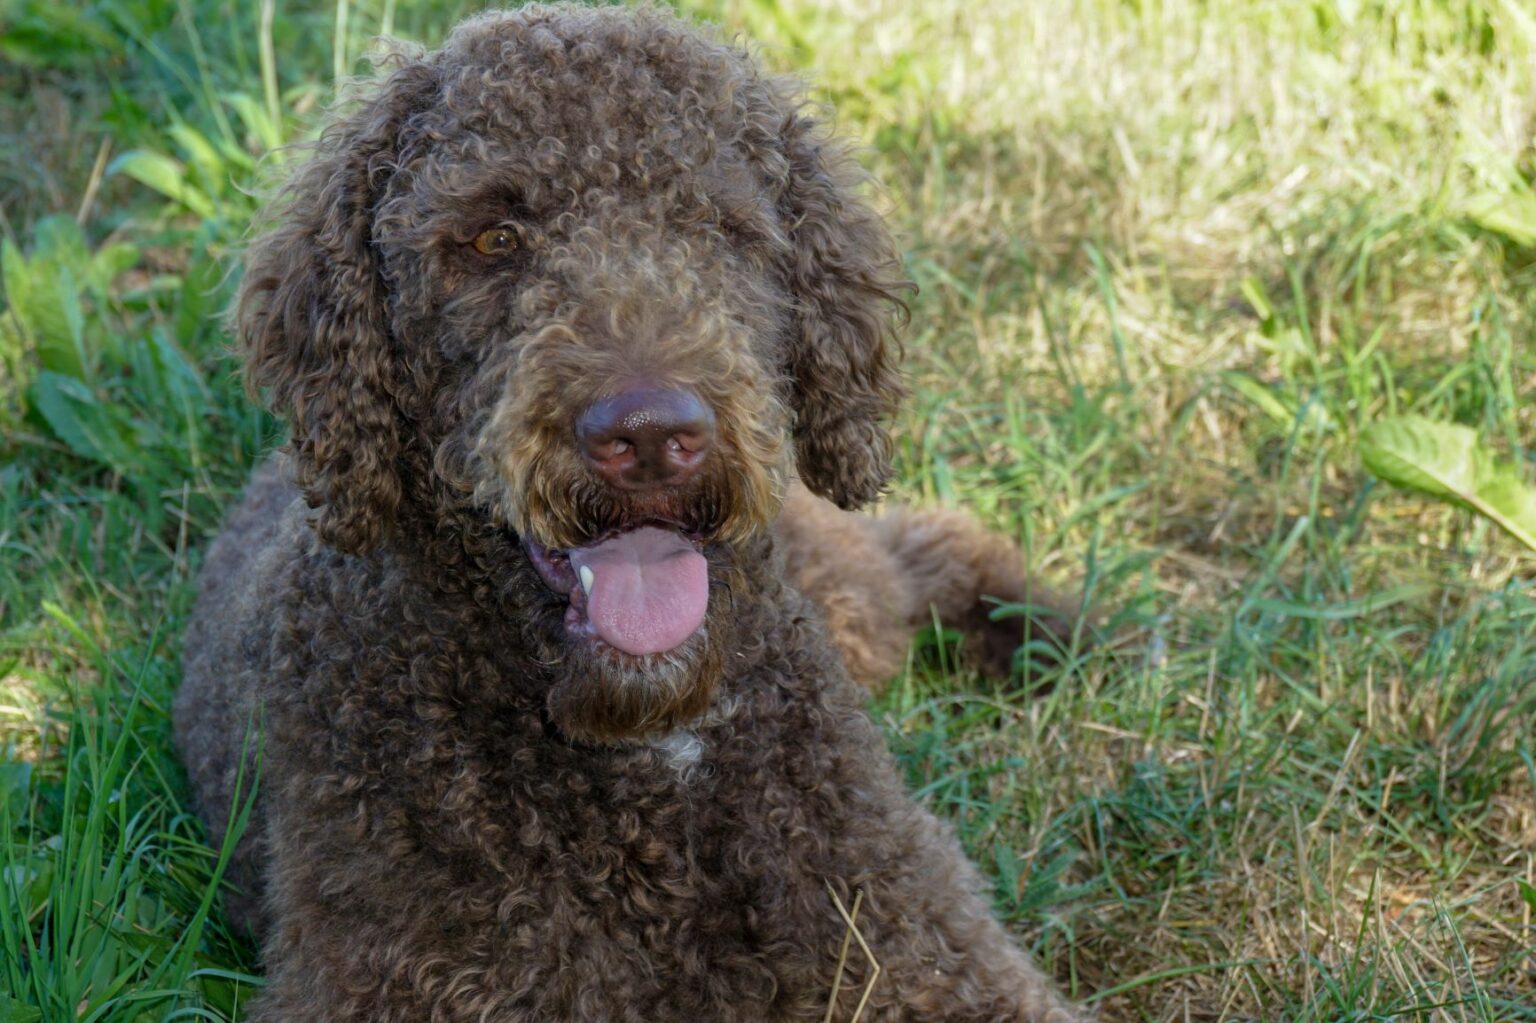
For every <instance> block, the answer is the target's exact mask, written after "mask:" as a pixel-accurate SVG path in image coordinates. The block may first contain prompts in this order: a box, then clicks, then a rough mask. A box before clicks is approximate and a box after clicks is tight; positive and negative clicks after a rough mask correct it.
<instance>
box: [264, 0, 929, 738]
mask: <svg viewBox="0 0 1536 1023" xmlns="http://www.w3.org/2000/svg"><path fill="white" fill-rule="evenodd" d="M857 182H858V174H857V171H856V168H855V167H854V164H853V163H852V161H851V160H850V159H849V158H848V156H847V155H846V153H845V152H844V150H843V149H841V148H840V147H839V146H838V145H837V144H836V143H834V142H832V141H829V140H828V139H827V138H826V137H825V135H824V133H823V132H822V131H821V130H820V129H819V128H818V126H817V125H816V123H815V122H814V120H813V119H812V118H811V117H810V116H807V114H806V112H805V109H804V103H803V102H802V100H801V99H800V98H799V96H798V94H797V91H796V90H795V88H794V87H793V86H792V85H791V84H790V83H787V82H786V81H783V80H780V79H775V78H772V77H769V76H766V75H764V74H762V73H761V72H759V70H758V69H757V68H756V67H755V66H754V64H753V63H752V61H751V60H750V58H749V57H748V56H747V55H746V54H745V53H743V52H742V51H740V50H738V49H735V48H732V47H730V46H727V45H724V44H721V43H719V42H715V41H712V40H710V39H708V38H705V37H704V36H702V35H700V34H699V33H698V32H697V31H696V30H693V29H691V28H689V27H687V26H685V25H684V24H682V23H681V22H679V21H677V20H676V19H675V18H673V17H672V16H670V15H667V14H665V13H662V12H659V11H656V10H651V9H642V10H639V11H633V10H623V9H615V8H608V9H587V8H579V7H566V6H552V7H528V8H524V9H522V10H519V11H516V12H512V13H495V14H490V15H485V16H482V17H479V18H477V19H474V20H471V21H469V22H466V23H464V24H463V25H461V26H460V27H459V28H458V29H457V30H456V31H455V32H454V33H453V34H452V36H451V37H450V38H449V40H448V42H447V43H446V45H445V46H444V47H443V48H442V49H441V50H439V51H436V52H434V53H430V54H413V55H404V56H399V57H397V58H396V59H395V61H394V62H393V67H392V69H391V70H390V71H389V72H388V73H387V74H385V75H384V76H383V77H382V78H381V80H380V81H379V83H378V84H377V87H376V88H375V89H374V91H373V92H372V93H371V94H370V95H369V97H368V98H366V99H364V100H363V101H362V102H361V104H360V105H359V106H357V108H356V109H355V110H354V111H353V112H351V113H349V114H347V115H345V116H343V117H341V118H340V119H339V120H337V121H336V123H334V124H333V125H332V126H331V127H330V128H329V129H327V130H326V131H325V132H324V133H323V135H322V137H321V139H320V141H319V143H318V144H317V146H316V150H315V152H314V154H313V156H312V157H311V158H310V159H309V160H308V162H307V163H305V164H304V165H303V166H302V167H300V168H299V170H298V171H297V173H296V174H295V176H294V178H293V180H292V182H291V183H290V185H289V188H288V189H287V192H286V198H285V199H284V200H283V202H282V204H281V205H280V206H279V207H278V211H279V212H278V214H277V217H276V219H275V222H274V225H273V226H272V227H271V228H270V229H269V230H268V231H267V232H266V233H265V234H263V235H262V236H261V237H259V238H258V239H257V240H256V241H255V242H254V244H253V245H252V247H251V250H250V253H249V256H248V259H247V269H246V274H245V278H244V282H243V284H242V289H241V295H240V300H239V306H238V316H237V318H238V325H239V335H240V341H241V344H242V346H243V348H244V350H245V353H246V357H247V366H248V373H249V379H250V381H251V383H252V384H253V385H254V386H255V387H257V388H260V389H262V390H264V391H265V392H266V393H267V395H268V400H269V402H270V404H271V405H272V407H273V408H274V409H275V410H276V411H278V412H279V413H280V414H281V415H283V416H284V417H285V418H287V419H288V420H289V422H290V423H291V426H292V430H293V437H292V441H291V449H292V453H293V456H294V461H295V464H296V466H297V469H298V473H299V478H300V483H301V485H302V486H303V488H304V490H305V493H306V496H307V498H308V500H309V502H310V504H311V505H312V506H313V507H314V508H315V509H316V518H315V526H316V529H317V531H318V533H319V535H320V537H321V538H322V539H323V540H324V541H325V542H326V543H328V544H331V545H333V546H335V547H337V548H339V549H342V550H345V551H348V552H352V553H363V552H366V551H368V550H370V549H371V548H373V547H375V546H377V545H379V544H380V543H383V542H385V541H386V540H387V539H388V538H389V537H390V536H391V533H392V530H393V528H394V526H395V523H396V522H397V521H398V520H399V519H400V518H401V517H402V516H403V515H404V514H405V512H406V511H407V510H409V508H410V507H412V506H423V507H426V508H427V509H428V514H427V516H426V518H427V519H428V520H430V519H431V517H432V514H433V510H434V506H437V508H438V509H439V510H440V509H441V508H442V506H447V509H448V510H450V511H452V512H453V513H454V514H459V515H462V514H472V515H477V516H480V517H481V518H482V519H483V520H484V521H485V522H486V523H489V524H493V525H494V526H495V527H496V528H499V529H503V530H506V531H508V533H509V535H511V534H515V536H516V537H517V538H518V539H519V540H520V542H521V544H522V547H523V550H524V552H525V555H526V558H527V561H528V562H529V563H530V564H531V565H532V566H533V567H534V568H535V569H536V570H537V572H538V575H539V577H540V578H541V579H542V582H543V591H542V596H543V602H542V604H541V607H540V609H538V610H537V613H536V616H542V620H545V621H546V622H547V626H548V627H547V628H545V629H544V630H543V631H544V633H545V634H546V638H547V640H548V643H549V650H548V651H547V652H548V654H549V656H550V658H551V659H554V660H556V661H558V663H559V665H560V667H559V668H557V674H558V675H559V676H560V677H559V679H558V680H557V682H556V685H555V686H554V687H553V688H552V690H551V693H550V697H549V701H550V707H551V710H552V711H553V712H554V716H555V720H556V722H557V724H559V725H560V726H561V727H562V728H563V729H565V730H566V731H567V732H569V733H571V734H573V735H578V736H584V737H594V738H613V737H618V736H625V735H637V734H645V733H648V732H653V731H656V730H660V729H663V728H666V727H670V726H672V725H674V724H676V723H677V722H678V721H681V720H684V719H686V718H688V717H691V716H693V715H695V714H697V713H698V712H699V711H700V710H701V709H702V708H703V706H705V705H706V704H707V702H708V698H709V682H710V679H711V678H712V676H713V675H714V674H718V665H719V659H720V658H721V657H722V656H723V651H722V646H723V644H724V643H726V642H727V639H726V638H723V637H722V636H721V635H720V633H721V631H722V630H721V629H720V628H718V627H717V626H720V625H722V624H723V623H724V620H725V618H726V617H727V616H728V615H729V612H730V600H731V597H730V592H729V590H730V586H729V585H728V584H727V585H722V584H723V583H728V580H729V577H730V573H731V570H732V551H733V549H734V548H735V547H736V546H737V545H741V544H744V543H748V542H751V541H752V540H753V538H755V537H759V536H760V535H761V534H762V533H763V532H764V531H765V530H766V529H767V527H768V526H769V524H770V523H771V522H772V520H773V518H774V517H775V515H776V514H777V511H778V508H779V504H780V500H781V497H782V495H783V492H784V488H785V483H786V480H787V479H788V477H789V476H790V475H791V474H795V473H798V475H799V476H800V477H801V478H802V479H803V480H804V481H805V482H806V484H807V485H808V486H809V487H810V488H811V489H812V490H814V491H816V492H818V493H820V494H823V495H824V496H826V497H829V498H831V499H832V500H834V501H836V502H837V503H838V504H840V505H843V506H844V507H853V506H856V505H859V504H862V503H864V502H866V501H868V500H870V499H872V498H874V497H875V496H876V495H877V494H878V493H879V492H880V490H881V489H882V487H883V486H884V484H885V483H886V481H887V479H888V477H889V474H890V463H889V454H890V442H889V439H888V436H887V434H886V430H885V421H886V420H887V418H888V416H889V415H890V413H891V412H892V410H893V408H894V406H895V404H896V402H897V401H898V399H899V397H900V383H899V379H898V376H897V370H896V362H897V359H896V352H895V351H894V342H893V339H892V335H891V327H892V322H893V319H894V318H895V316H896V314H897V312H898V310H899V309H900V302H899V300H898V295H899V291H900V289H901V287H902V286H903V285H902V282H901V280H900V275H899V265H898V263H897V261H896V259H895V257H894V254H893V249H892V246H891V243H890V240H889V238H888V236H887V235H886V233H885V230H884V228H883V226H882V225H881V222H880V220H879V218H878V217H877V216H876V215H875V214H874V213H872V212H871V211H870V209H869V208H868V207H867V206H866V204H865V203H864V201H863V200H862V199H861V198H860V197H859V196H858V194H857V192H856V191H855V188H856V185H857ZM712 583H713V584H715V585H712ZM712 637H713V638H712Z"/></svg>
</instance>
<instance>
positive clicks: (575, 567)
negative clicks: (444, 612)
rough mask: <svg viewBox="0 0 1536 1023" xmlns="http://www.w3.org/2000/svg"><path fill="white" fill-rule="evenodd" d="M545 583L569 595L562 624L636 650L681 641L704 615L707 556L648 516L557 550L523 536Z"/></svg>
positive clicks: (655, 650) (663, 648)
mask: <svg viewBox="0 0 1536 1023" xmlns="http://www.w3.org/2000/svg"><path fill="white" fill-rule="evenodd" d="M524 543H525V546H526V547H527V549H528V555H529V557H530V558H531V559H532V561H533V566H534V568H535V569H537V570H538V573H539V575H540V577H541V578H543V580H544V582H545V584H546V585H547V586H549V588H550V589H551V590H553V591H554V592H556V593H559V594H564V595H566V596H567V597H569V599H570V607H569V608H568V609H567V611H566V613H565V624H566V628H567V629H569V630H570V631H571V632H573V633H574V634H576V635H578V636H583V637H586V638H589V639H595V640H600V641H601V642H603V643H605V644H607V645H608V646H610V647H612V648H613V649H615V650H618V651H621V652H622V653H626V654H629V655H631V656H635V657H644V656H648V655H650V654H662V653H666V652H667V651H669V650H673V649H676V648H677V647H679V646H681V645H682V644H683V643H684V642H685V641H687V639H688V637H690V636H692V635H693V634H694V633H695V632H697V631H698V630H699V626H701V625H702V624H703V623H704V614H705V611H706V610H707V609H708V606H709V563H708V562H707V561H706V560H705V558H704V555H703V554H702V553H700V551H699V549H698V543H697V541H696V540H694V539H692V538H691V537H690V536H688V535H686V534H684V533H683V532H682V531H681V530H680V529H677V528H675V527H672V526H669V525H666V524H661V523H655V524H647V525H642V526H639V527H637V528H633V529H625V530H622V531H619V532H615V533H612V534H610V535H608V536H606V537H604V538H603V539H601V540H599V541H597V542H595V543H591V544H587V545H586V546H583V547H569V548H565V549H563V550H559V549H551V548H547V547H543V546H540V545H539V544H537V543H534V542H533V541H532V540H526V539H525V540H524Z"/></svg>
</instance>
